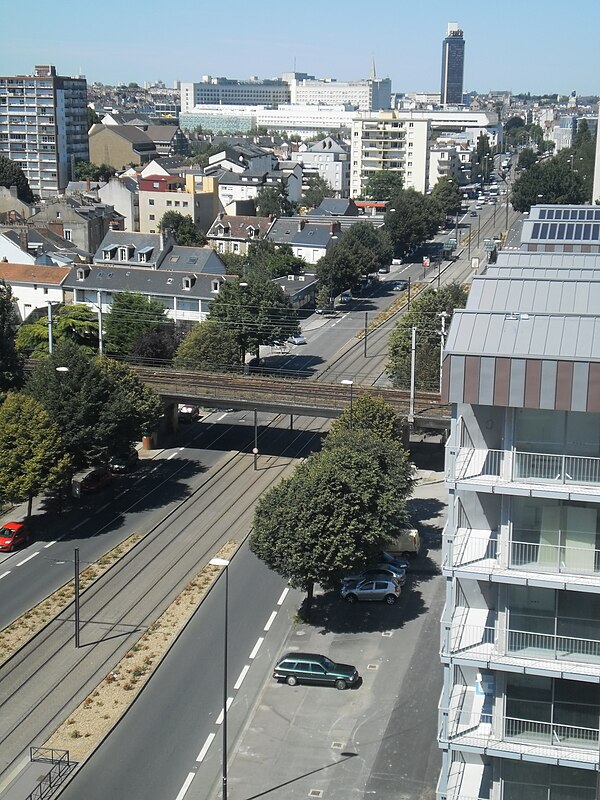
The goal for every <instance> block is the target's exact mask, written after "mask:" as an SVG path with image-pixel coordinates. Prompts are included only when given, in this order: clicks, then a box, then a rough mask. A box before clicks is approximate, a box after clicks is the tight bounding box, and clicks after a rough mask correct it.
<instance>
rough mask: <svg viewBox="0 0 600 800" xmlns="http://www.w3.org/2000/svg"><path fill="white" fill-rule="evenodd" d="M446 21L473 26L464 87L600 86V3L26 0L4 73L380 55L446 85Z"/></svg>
mask: <svg viewBox="0 0 600 800" xmlns="http://www.w3.org/2000/svg"><path fill="white" fill-rule="evenodd" d="M165 11H166V13H167V15H168V16H166V17H165ZM448 22H457V23H458V24H459V25H460V27H462V29H463V30H464V35H465V41H466V48H465V84H464V86H465V91H470V90H477V91H480V92H487V91H488V90H490V89H511V90H512V91H513V92H515V93H518V92H521V91H530V92H531V93H532V94H536V93H547V92H554V91H556V92H559V93H561V94H569V93H570V92H571V91H573V90H576V91H577V93H578V94H580V95H590V94H593V95H596V94H600V81H599V80H598V36H599V34H600V2H598V0H570V1H569V2H564V0H563V1H562V2H558V0H518V1H517V0H503V2H495V3H493V4H492V3H490V2H482V0H454V2H447V1H446V2H444V1H443V0H416V1H415V0H411V1H410V2H409V0H379V1H378V2H375V3H370V2H366V0H343V1H342V2H331V1H330V2H327V1H326V0H325V1H323V0H304V1H303V2H297V3H292V2H289V3H272V2H270V3H264V2H260V0H257V2H251V0H244V2H241V0H228V2H224V3H219V2H207V0H192V2H189V0H179V2H172V3H168V2H165V0H160V2H159V1H158V0H118V1H117V0H103V2H99V3H93V2H90V0H77V1H75V0H55V2H54V3H47V2H42V0H24V2H21V3H14V2H13V3H6V4H4V7H3V10H2V28H3V33H2V36H1V37H0V74H2V75H10V74H16V73H20V74H23V73H24V74H27V73H30V72H31V71H32V70H33V67H34V65H35V64H54V65H55V66H56V67H57V68H58V71H59V72H60V73H61V74H63V75H64V74H67V75H75V74H79V73H80V72H81V73H82V74H84V75H85V76H86V77H87V79H88V81H89V82H93V81H96V80H97V81H102V82H103V83H117V82H126V83H129V82H130V81H137V82H138V83H140V84H142V82H143V81H145V80H150V81H153V80H156V79H161V80H163V81H165V83H166V84H167V85H170V86H172V85H173V81H174V80H184V81H194V80H199V78H200V76H202V75H207V74H209V75H214V76H227V77H230V78H247V77H250V76H251V75H256V76H258V77H259V78H269V77H277V76H280V75H281V73H282V72H285V71H289V70H293V69H294V66H295V68H296V70H297V71H298V72H307V73H309V74H312V75H316V76H317V77H335V78H337V79H338V80H350V79H358V78H366V77H368V76H369V73H370V69H371V62H372V58H375V64H376V68H377V74H378V76H380V77H390V78H391V79H392V89H393V90H394V91H398V92H402V91H433V92H437V91H439V88H440V68H441V42H442V39H443V38H444V36H445V33H446V26H447V23H448ZM8 32H10V33H8Z"/></svg>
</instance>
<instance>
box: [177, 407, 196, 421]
mask: <svg viewBox="0 0 600 800" xmlns="http://www.w3.org/2000/svg"><path fill="white" fill-rule="evenodd" d="M199 416H200V409H199V408H198V406H190V405H187V404H186V403H180V404H179V405H178V406H177V418H178V420H179V422H195V421H196V420H197V419H198V417H199Z"/></svg>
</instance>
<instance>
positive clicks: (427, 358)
mask: <svg viewBox="0 0 600 800" xmlns="http://www.w3.org/2000/svg"><path fill="white" fill-rule="evenodd" d="M466 301H467V292H466V290H465V289H464V288H463V287H462V286H460V285H459V284H457V283H452V284H449V285H448V286H442V287H441V289H437V290H436V289H432V288H428V289H426V290H425V291H423V292H421V294H420V295H419V296H418V297H417V298H416V299H415V300H414V301H413V302H412V304H411V308H410V311H407V312H406V314H404V315H403V316H402V318H401V319H400V321H399V322H398V324H397V325H396V327H395V328H394V330H393V331H392V332H391V334H390V339H389V344H388V365H387V371H388V374H389V375H390V377H391V379H392V382H393V384H394V386H396V387H398V388H402V389H406V388H408V386H409V385H410V361H411V339H412V328H413V327H415V328H416V329H417V335H416V355H415V384H416V387H417V389H424V390H428V391H435V390H437V389H438V388H439V384H440V346H441V331H442V316H441V315H442V314H445V315H446V316H445V320H446V322H445V329H446V331H447V330H448V326H449V325H450V321H451V319H452V314H453V312H454V309H455V308H464V306H465V305H466Z"/></svg>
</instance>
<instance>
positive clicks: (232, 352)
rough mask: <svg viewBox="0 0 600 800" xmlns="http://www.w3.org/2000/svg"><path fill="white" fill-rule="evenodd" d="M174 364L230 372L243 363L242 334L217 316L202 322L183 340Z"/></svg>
mask: <svg viewBox="0 0 600 800" xmlns="http://www.w3.org/2000/svg"><path fill="white" fill-rule="evenodd" d="M173 364H174V366H175V367H177V368H178V369H199V370H209V371H211V372H212V371H214V372H228V371H229V370H231V369H234V368H235V367H239V366H240V364H241V353H240V343H239V341H238V337H237V335H236V333H235V331H234V330H232V329H231V328H228V326H227V324H226V323H222V322H218V321H217V320H216V319H210V318H209V319H207V320H205V321H204V322H199V323H198V324H197V325H194V327H193V328H192V330H191V331H190V332H189V333H188V334H187V336H186V337H185V339H183V341H182V342H181V343H180V345H179V347H178V348H177V352H176V353H175V358H174V359H173Z"/></svg>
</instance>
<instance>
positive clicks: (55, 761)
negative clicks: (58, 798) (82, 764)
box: [25, 747, 75, 800]
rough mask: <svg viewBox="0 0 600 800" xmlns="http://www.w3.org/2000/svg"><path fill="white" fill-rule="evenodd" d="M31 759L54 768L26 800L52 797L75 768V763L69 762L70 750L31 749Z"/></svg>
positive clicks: (40, 799) (41, 799)
mask: <svg viewBox="0 0 600 800" xmlns="http://www.w3.org/2000/svg"><path fill="white" fill-rule="evenodd" d="M29 759H30V761H42V762H45V763H47V764H52V766H51V767H50V770H49V772H48V774H47V775H44V777H43V778H42V779H41V781H40V782H39V783H38V785H37V786H36V787H35V789H34V790H33V792H31V794H29V795H28V796H27V797H26V798H25V800H44V798H47V797H50V795H51V794H53V792H54V791H55V790H56V789H57V788H58V787H59V786H60V784H61V783H62V781H63V780H64V779H65V777H66V775H67V774H68V773H69V772H70V771H71V770H72V769H73V768H74V766H75V764H74V762H72V761H70V760H69V751H68V750H54V749H52V748H49V747H30V748H29Z"/></svg>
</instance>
